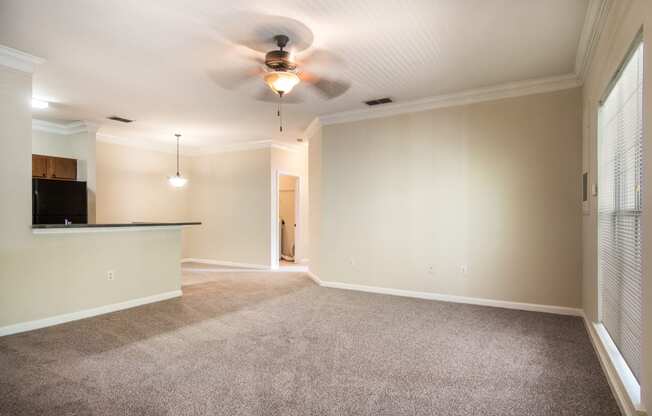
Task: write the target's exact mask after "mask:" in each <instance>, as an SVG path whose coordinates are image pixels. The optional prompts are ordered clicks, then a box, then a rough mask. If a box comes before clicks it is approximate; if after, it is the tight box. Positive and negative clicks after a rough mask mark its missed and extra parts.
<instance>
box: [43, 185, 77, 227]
mask: <svg viewBox="0 0 652 416" xmlns="http://www.w3.org/2000/svg"><path fill="white" fill-rule="evenodd" d="M87 198H88V196H87V194H86V182H79V181H58V180H53V179H32V224H65V223H66V222H69V223H73V224H86V223H88V213H87Z"/></svg>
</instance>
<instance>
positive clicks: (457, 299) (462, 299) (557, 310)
mask: <svg viewBox="0 0 652 416" xmlns="http://www.w3.org/2000/svg"><path fill="white" fill-rule="evenodd" d="M308 274H309V276H310V278H311V279H313V280H314V281H315V282H317V284H319V285H320V286H323V287H330V288H334V289H345V290H355V291H359V292H368V293H378V294H382V295H394V296H403V297H408V298H417V299H428V300H438V301H442V302H453V303H466V304H471V305H481V306H493V307H496V308H505V309H518V310H522V311H531V312H545V313H554V314H557V315H571V316H583V312H582V310H581V309H578V308H569V307H566V306H554V305H541V304H537V303H523V302H510V301H505V300H494V299H486V298H473V297H467V296H456V295H446V294H441V293H434V292H417V291H414V290H404V289H392V288H386V287H378V286H365V285H356V284H351V283H341V282H328V281H323V280H321V279H319V277H317V276H316V275H314V274H313V273H311V272H309V273H308Z"/></svg>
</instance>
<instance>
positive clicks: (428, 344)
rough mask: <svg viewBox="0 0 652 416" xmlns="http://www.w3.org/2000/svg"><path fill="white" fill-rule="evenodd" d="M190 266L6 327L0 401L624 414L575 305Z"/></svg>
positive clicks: (184, 410) (67, 411) (63, 405)
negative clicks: (154, 293)
mask: <svg viewBox="0 0 652 416" xmlns="http://www.w3.org/2000/svg"><path fill="white" fill-rule="evenodd" d="M196 273H198V272H189V273H188V274H189V283H193V284H189V285H187V286H185V287H184V296H183V298H180V299H175V300H169V301H165V302H160V303H157V304H152V305H147V306H143V307H139V308H134V309H130V310H126V311H122V312H117V313H113V314H109V315H104V316H100V317H96V318H91V319H86V320H83V321H77V322H72V323H68V324H64V325H60V326H57V327H51V328H46V329H42V330H37V331H33V332H29V333H24V334H17V335H13V336H8V337H4V338H0V414H1V415H12V416H15V415H91V414H93V415H387V416H400V415H440V416H447V415H478V416H487V415H501V416H507V415H519V416H522V415H535V416H536V415H551V416H553V415H554V416H562V415H569V416H570V415H573V416H583V415H584V416H602V415H618V414H619V412H618V408H617V406H616V403H615V402H614V399H613V397H612V394H611V392H610V390H609V387H608V385H607V383H606V380H605V377H604V375H603V373H602V371H601V369H600V365H599V363H598V361H597V358H596V356H595V354H594V352H593V349H592V347H591V345H590V342H589V339H588V337H587V334H586V331H585V329H584V326H583V323H582V321H581V320H580V319H579V318H573V317H565V316H556V315H548V314H541V313H533V312H522V311H513V310H505V309H498V308H488V307H480V306H472V305H460V304H453V303H443V302H433V301H426V300H416V299H407V298H400V297H391V296H382V295H373V294H365V293H358V292H350V291H342V290H336V289H326V288H320V287H317V286H315V285H314V284H313V283H312V282H311V281H310V280H309V279H308V278H307V277H305V276H303V275H300V274H283V273H244V272H238V273H204V274H200V275H197V274H196Z"/></svg>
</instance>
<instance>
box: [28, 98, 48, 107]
mask: <svg viewBox="0 0 652 416" xmlns="http://www.w3.org/2000/svg"><path fill="white" fill-rule="evenodd" d="M49 106H50V104H49V103H48V102H47V101H43V100H37V99H36V98H32V108H38V109H43V108H48V107H49Z"/></svg>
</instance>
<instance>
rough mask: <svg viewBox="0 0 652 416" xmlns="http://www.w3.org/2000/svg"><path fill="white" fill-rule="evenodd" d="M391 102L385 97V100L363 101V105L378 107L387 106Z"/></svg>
mask: <svg viewBox="0 0 652 416" xmlns="http://www.w3.org/2000/svg"><path fill="white" fill-rule="evenodd" d="M391 102H392V99H391V98H389V97H385V98H377V99H375V100H369V101H365V102H364V103H365V104H367V105H380V104H388V103H391Z"/></svg>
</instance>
